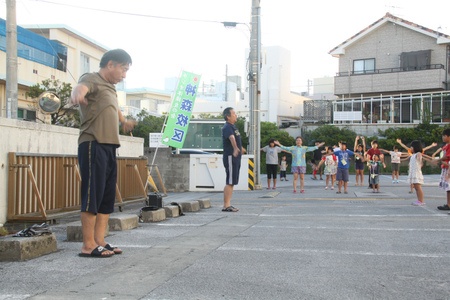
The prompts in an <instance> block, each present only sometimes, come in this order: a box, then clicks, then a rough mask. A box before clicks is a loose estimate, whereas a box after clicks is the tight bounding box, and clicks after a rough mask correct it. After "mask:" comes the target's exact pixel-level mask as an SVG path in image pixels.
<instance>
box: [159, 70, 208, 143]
mask: <svg viewBox="0 0 450 300" xmlns="http://www.w3.org/2000/svg"><path fill="white" fill-rule="evenodd" d="M199 84H200V75H196V74H193V73H188V72H185V71H183V73H182V74H181V77H180V80H179V81H178V86H177V90H176V92H175V94H174V96H173V99H172V106H171V108H170V111H169V116H168V118H167V123H166V128H165V129H164V133H163V136H162V140H161V142H162V143H163V144H165V145H168V146H171V147H175V148H183V143H184V138H185V136H186V132H187V130H188V127H189V121H190V120H191V115H192V110H193V109H194V102H195V97H196V96H197V90H198V86H199Z"/></svg>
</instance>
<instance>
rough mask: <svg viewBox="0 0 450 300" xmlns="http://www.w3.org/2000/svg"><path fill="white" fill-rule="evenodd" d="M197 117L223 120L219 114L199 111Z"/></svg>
mask: <svg viewBox="0 0 450 300" xmlns="http://www.w3.org/2000/svg"><path fill="white" fill-rule="evenodd" d="M197 119H202V120H209V119H220V120H223V117H222V116H220V115H217V116H215V115H212V114H208V113H201V114H199V115H198V118H197Z"/></svg>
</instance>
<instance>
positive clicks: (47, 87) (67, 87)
mask: <svg viewBox="0 0 450 300" xmlns="http://www.w3.org/2000/svg"><path fill="white" fill-rule="evenodd" d="M46 91H52V92H55V93H56V94H57V95H58V97H59V99H60V101H61V106H60V107H59V109H58V111H56V112H55V113H53V114H51V115H50V117H51V124H54V125H63V126H68V127H77V128H78V127H80V116H79V112H78V109H77V105H69V104H68V101H69V99H70V94H71V93H72V85H71V84H70V83H66V82H62V81H60V80H51V79H45V80H42V83H41V84H39V83H37V84H35V85H33V86H31V87H30V90H29V91H28V92H27V96H28V97H31V98H33V99H35V100H34V103H33V107H32V109H33V110H35V111H38V110H39V108H38V101H39V100H38V99H37V98H38V97H39V95H41V94H42V93H43V92H46ZM37 119H38V120H39V121H41V122H44V120H41V119H39V118H37Z"/></svg>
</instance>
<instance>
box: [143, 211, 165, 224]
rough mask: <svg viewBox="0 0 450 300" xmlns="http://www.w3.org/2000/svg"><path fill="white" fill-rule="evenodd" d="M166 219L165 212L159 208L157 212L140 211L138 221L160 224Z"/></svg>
mask: <svg viewBox="0 0 450 300" xmlns="http://www.w3.org/2000/svg"><path fill="white" fill-rule="evenodd" d="M165 219H166V210H165V209H163V208H160V209H158V210H149V211H141V217H140V221H141V222H143V223H153V222H160V221H163V220H165Z"/></svg>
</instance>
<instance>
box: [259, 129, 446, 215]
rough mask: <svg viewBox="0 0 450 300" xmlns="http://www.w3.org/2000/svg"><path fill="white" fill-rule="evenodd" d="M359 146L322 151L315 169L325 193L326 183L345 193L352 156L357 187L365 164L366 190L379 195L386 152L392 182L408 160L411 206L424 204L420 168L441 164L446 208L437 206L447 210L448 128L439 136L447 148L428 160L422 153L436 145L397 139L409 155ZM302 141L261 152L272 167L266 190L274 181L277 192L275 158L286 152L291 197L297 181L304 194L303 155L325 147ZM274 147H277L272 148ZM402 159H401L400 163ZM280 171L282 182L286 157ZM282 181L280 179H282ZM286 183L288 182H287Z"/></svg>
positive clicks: (298, 140) (304, 157) (271, 146)
mask: <svg viewBox="0 0 450 300" xmlns="http://www.w3.org/2000/svg"><path fill="white" fill-rule="evenodd" d="M361 140H362V142H363V143H362V145H361V144H358V141H359V136H358V137H356V140H355V151H354V152H353V151H351V150H348V149H347V143H345V142H340V143H339V147H337V146H333V147H331V146H327V147H325V151H323V156H322V159H321V161H320V162H319V164H318V165H317V166H316V169H320V167H321V165H322V164H324V166H325V168H324V175H326V187H325V189H328V187H329V182H330V181H331V189H334V181H335V180H337V181H338V187H339V189H338V191H337V192H336V193H338V194H339V193H341V190H342V187H344V193H346V194H347V193H348V190H347V184H348V181H349V162H350V157H351V156H353V155H354V156H356V158H355V169H356V185H359V182H360V183H361V185H363V178H364V168H365V164H367V166H368V168H369V189H370V188H371V189H372V190H373V192H374V193H378V192H379V191H380V184H379V175H380V168H381V166H383V167H386V165H385V163H384V155H383V154H382V153H381V152H385V153H388V154H390V155H391V165H392V182H393V183H398V177H399V166H400V162H401V161H403V160H407V159H410V163H409V174H408V182H409V183H410V184H411V191H410V193H412V191H413V189H415V190H416V195H417V201H415V202H414V203H413V205H419V206H420V205H424V202H423V191H422V188H421V185H422V184H423V175H422V165H423V160H427V161H430V162H432V163H434V164H437V163H438V162H441V163H442V165H441V168H442V173H441V180H440V187H441V188H443V189H444V190H445V191H446V192H447V204H446V205H443V206H439V207H438V208H439V209H442V210H450V181H449V172H448V170H449V160H450V144H449V143H450V128H447V129H444V130H443V132H442V141H443V142H444V143H445V144H446V145H445V146H444V147H442V148H440V149H438V151H436V152H435V153H434V154H433V155H432V156H431V157H430V156H428V155H426V154H424V152H425V151H426V150H427V149H429V148H431V147H435V146H437V144H436V143H433V144H432V145H430V146H428V147H425V148H423V147H422V144H421V143H420V141H413V142H412V143H411V146H410V147H407V146H406V145H404V144H403V143H402V141H401V140H400V139H397V142H398V143H399V144H400V145H401V146H402V147H403V148H405V149H406V150H407V151H408V153H403V152H401V151H399V148H398V147H397V146H394V149H393V151H387V150H384V149H378V143H377V142H376V141H373V142H372V143H371V146H372V148H371V149H369V150H368V151H366V149H365V140H364V137H362V138H361ZM302 144H303V138H302V137H297V138H296V145H294V146H287V147H286V146H283V145H281V144H280V143H279V142H278V141H275V140H273V139H272V140H270V142H269V146H266V147H264V148H262V149H261V150H262V151H265V152H267V153H268V155H267V156H266V158H267V157H268V156H272V157H271V158H272V160H273V161H271V162H272V165H274V166H272V167H270V170H271V173H270V175H269V168H268V173H267V174H268V186H269V188H270V179H271V177H272V176H273V177H274V187H273V188H276V174H277V167H278V155H277V153H280V152H282V151H285V152H289V153H291V154H292V167H291V172H292V173H293V175H294V181H293V186H294V193H297V180H298V178H299V177H300V192H301V193H304V192H305V191H304V189H303V188H304V175H305V173H306V161H305V159H306V152H310V151H314V150H317V149H319V147H321V146H323V145H324V143H316V146H313V147H307V146H303V145H302ZM275 145H278V146H280V147H279V148H278V147H275ZM439 152H441V156H440V158H438V159H435V156H436V155H437V153H439ZM402 158H403V159H402ZM267 162H269V158H267ZM280 167H281V170H282V172H283V173H284V178H285V179H286V177H285V174H286V167H287V163H286V157H285V156H284V158H282V162H281V164H280ZM282 178H283V177H282ZM286 181H287V179H286Z"/></svg>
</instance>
